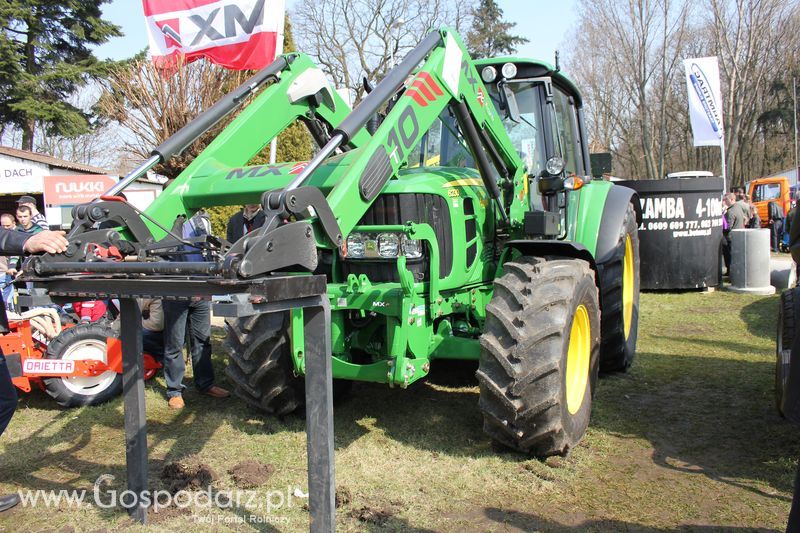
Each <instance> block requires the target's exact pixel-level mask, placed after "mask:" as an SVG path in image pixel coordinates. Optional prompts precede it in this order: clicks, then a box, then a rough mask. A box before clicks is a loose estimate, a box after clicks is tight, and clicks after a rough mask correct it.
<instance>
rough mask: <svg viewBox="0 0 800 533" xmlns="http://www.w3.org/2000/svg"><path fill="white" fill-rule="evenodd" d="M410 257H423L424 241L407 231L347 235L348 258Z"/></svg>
mask: <svg viewBox="0 0 800 533" xmlns="http://www.w3.org/2000/svg"><path fill="white" fill-rule="evenodd" d="M401 254H402V255H405V256H406V258H408V259H419V258H420V257H422V241H418V240H415V239H411V238H409V237H408V236H407V235H406V234H405V233H389V232H385V233H351V234H350V235H348V237H347V254H346V255H345V258H346V259H396V258H397V257H398V256H399V255H401Z"/></svg>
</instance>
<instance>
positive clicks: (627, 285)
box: [597, 204, 639, 372]
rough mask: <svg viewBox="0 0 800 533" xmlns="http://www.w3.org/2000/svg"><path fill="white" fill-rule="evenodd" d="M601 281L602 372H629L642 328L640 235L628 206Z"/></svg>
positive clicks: (601, 269)
mask: <svg viewBox="0 0 800 533" xmlns="http://www.w3.org/2000/svg"><path fill="white" fill-rule="evenodd" d="M597 271H598V278H599V281H600V301H601V302H602V305H603V307H602V315H601V319H600V327H601V341H600V343H601V344H600V370H601V371H603V372H625V371H627V370H628V369H629V368H630V367H631V365H632V364H633V358H634V356H635V354H636V337H637V334H638V329H639V232H638V226H637V223H636V211H635V210H634V207H633V204H628V208H627V211H626V212H625V219H624V220H623V222H622V227H621V228H620V234H619V238H618V240H617V245H616V248H615V249H614V254H613V255H612V257H611V259H609V260H608V261H606V262H605V263H601V264H599V265H598V266H597Z"/></svg>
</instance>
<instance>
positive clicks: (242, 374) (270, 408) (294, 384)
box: [225, 312, 305, 416]
mask: <svg viewBox="0 0 800 533" xmlns="http://www.w3.org/2000/svg"><path fill="white" fill-rule="evenodd" d="M225 330H226V332H227V338H226V340H225V348H226V350H227V352H228V367H227V368H226V369H225V373H226V374H227V375H228V377H229V378H230V379H231V380H232V381H233V383H234V384H235V385H236V386H235V388H234V394H236V396H238V397H239V398H241V399H242V400H244V401H245V403H247V404H249V405H251V406H253V407H255V408H256V409H258V410H259V411H263V412H265V413H268V414H272V415H278V416H284V415H288V414H290V413H292V412H294V411H296V410H297V409H298V408H299V407H300V406H302V405H303V401H304V395H305V389H304V381H303V378H302V377H298V376H295V375H294V370H293V365H292V354H291V352H290V350H291V347H290V346H291V343H290V341H289V313H288V312H280V313H263V314H259V315H253V316H248V317H244V318H239V319H236V320H231V321H229V322H227V323H226V328H225Z"/></svg>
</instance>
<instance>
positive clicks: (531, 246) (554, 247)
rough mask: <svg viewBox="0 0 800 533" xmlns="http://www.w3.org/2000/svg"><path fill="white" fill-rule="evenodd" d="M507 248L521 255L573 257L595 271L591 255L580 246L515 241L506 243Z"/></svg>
mask: <svg viewBox="0 0 800 533" xmlns="http://www.w3.org/2000/svg"><path fill="white" fill-rule="evenodd" d="M506 247H507V248H512V249H514V250H517V251H518V252H520V253H521V254H523V255H531V256H539V257H541V256H546V255H557V256H561V257H574V258H575V259H583V260H585V261H588V262H589V265H590V266H591V267H592V270H597V268H596V266H597V265H596V264H595V261H594V257H592V253H591V252H590V251H589V250H588V249H587V248H586V247H585V246H584V245H582V244H580V243H577V242H570V241H554V240H515V241H508V242H507V243H506Z"/></svg>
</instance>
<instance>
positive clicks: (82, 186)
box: [44, 175, 117, 205]
mask: <svg viewBox="0 0 800 533" xmlns="http://www.w3.org/2000/svg"><path fill="white" fill-rule="evenodd" d="M116 183H117V180H116V179H114V178H112V177H111V176H102V175H86V176H80V175H78V176H45V178H44V201H45V203H46V204H49V205H77V204H82V203H86V202H91V201H92V200H94V199H95V198H97V197H98V196H100V195H101V194H103V193H104V192H106V191H107V190H108V189H110V188H111V187H113V186H114V184H116Z"/></svg>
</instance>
